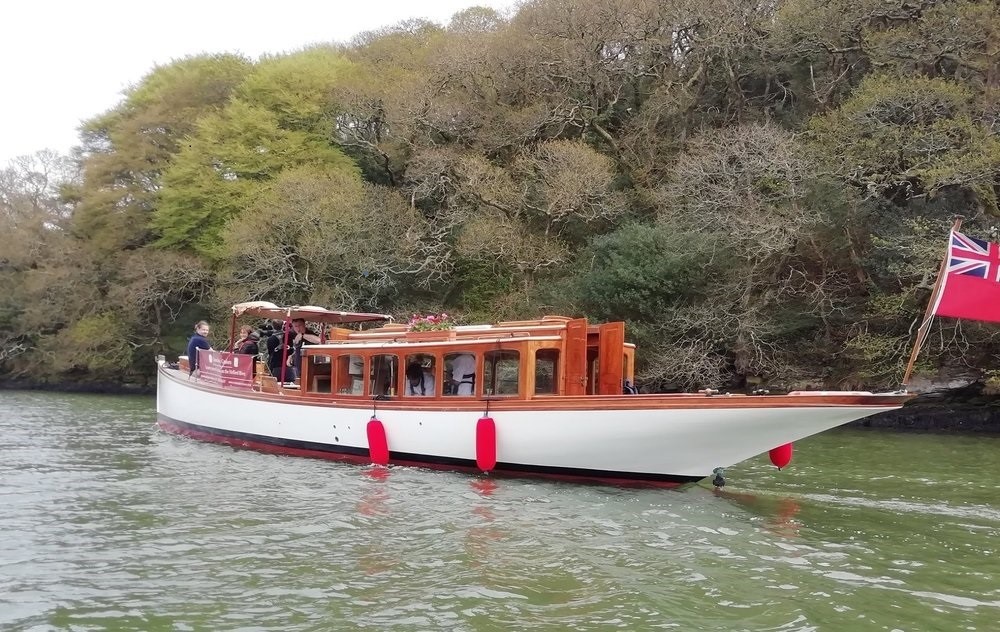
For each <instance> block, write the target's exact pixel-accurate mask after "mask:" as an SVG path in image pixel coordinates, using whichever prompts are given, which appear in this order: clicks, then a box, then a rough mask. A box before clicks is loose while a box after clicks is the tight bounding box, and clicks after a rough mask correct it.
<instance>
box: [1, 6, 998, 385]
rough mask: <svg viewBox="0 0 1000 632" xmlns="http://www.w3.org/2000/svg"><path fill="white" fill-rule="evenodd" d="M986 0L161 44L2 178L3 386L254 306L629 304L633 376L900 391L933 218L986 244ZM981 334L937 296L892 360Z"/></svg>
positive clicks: (77, 370) (402, 312)
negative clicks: (290, 42)
mask: <svg viewBox="0 0 1000 632" xmlns="http://www.w3.org/2000/svg"><path fill="white" fill-rule="evenodd" d="M998 4H1000V3H998V2H994V1H974V0H959V1H934V0H923V1H917V0H718V1H713V2H705V1H703V0H534V1H530V2H526V3H523V4H522V5H521V6H519V7H518V9H517V10H516V12H515V13H513V14H512V15H508V16H504V15H499V14H497V13H496V12H494V11H492V10H490V9H484V8H472V9H468V10H466V11H463V12H461V13H458V14H456V15H455V16H454V17H453V18H452V19H451V21H450V23H449V24H447V25H444V26H442V25H437V24H433V23H429V22H422V21H410V22H405V23H402V24H398V25H396V26H392V27H389V28H385V29H383V30H380V31H376V32H370V33H365V34H363V35H360V36H359V37H357V38H356V39H355V40H354V41H352V42H350V43H348V44H331V45H329V46H320V47H313V48H309V49H306V50H302V51H299V52H295V53H292V54H283V55H274V56H270V57H265V58H262V59H260V60H259V61H251V60H248V59H245V58H243V57H240V56H238V55H232V54H206V55H203V56H198V57H191V58H187V59H183V60H178V61H176V62H174V63H172V64H170V65H167V66H162V67H157V68H155V69H154V70H153V71H151V72H150V73H149V74H148V75H147V76H145V77H143V78H142V79H141V80H140V81H139V82H138V83H137V84H135V85H134V86H133V87H132V88H131V89H130V90H129V91H127V93H126V94H125V95H124V97H123V99H122V101H121V102H120V103H119V104H118V106H117V107H115V108H114V109H112V110H110V111H108V112H105V113H101V114H99V115H97V116H95V117H94V118H92V119H90V120H89V121H87V122H86V123H85V124H84V125H83V127H82V128H81V136H80V145H79V147H78V148H77V149H76V150H75V152H74V155H73V156H69V157H67V156H60V155H55V154H52V153H49V152H40V153H38V154H36V155H33V156H29V157H24V158H22V159H19V160H17V161H14V162H12V163H11V165H10V166H9V167H7V168H5V169H3V170H2V171H0V231H2V234H3V235H4V242H3V243H4V245H3V247H2V249H0V377H3V378H6V379H8V380H9V379H17V378H28V379H32V380H35V381H39V382H49V383H67V382H95V381H105V382H107V381H118V382H129V383H144V382H146V381H148V380H149V378H150V376H151V375H152V373H153V357H154V355H155V354H157V353H163V352H166V353H168V354H169V355H176V354H177V353H178V352H181V351H182V350H183V348H184V342H185V340H186V337H187V335H188V333H189V332H190V330H191V327H192V324H193V323H194V321H196V320H198V319H200V318H207V319H209V320H210V321H212V322H213V324H215V335H216V340H217V346H218V345H219V344H223V343H224V342H225V341H224V340H223V339H222V338H223V337H224V335H225V331H226V329H227V324H228V307H229V305H231V304H232V303H234V302H238V301H245V300H255V299H263V300H270V301H274V302H276V303H279V304H318V305H325V306H328V307H332V308H335V309H359V310H365V311H380V312H385V313H391V314H395V315H397V316H398V317H402V318H405V317H408V316H409V315H410V314H411V313H414V312H431V311H434V312H437V311H442V310H444V311H447V312H449V313H451V314H455V315H456V316H457V319H458V321H459V322H483V321H486V322H490V321H497V320H500V319H509V318H521V317H534V316H540V315H543V314H553V313H559V314H566V315H585V316H587V317H589V318H591V319H594V320H625V321H626V322H627V327H628V331H629V334H628V335H629V339H630V340H632V341H634V342H636V343H637V344H638V345H639V360H640V366H639V369H640V375H639V376H638V377H639V383H640V385H642V386H643V387H644V390H658V389H668V388H693V387H703V386H724V387H725V386H729V387H739V386H742V385H743V384H745V383H746V382H747V381H748V380H749V381H751V382H754V383H755V382H756V380H758V379H761V380H764V383H765V384H769V385H773V386H775V387H778V388H780V387H801V386H814V387H815V386H827V387H860V386H864V387H870V388H884V387H895V386H897V385H898V383H899V380H900V377H901V375H902V369H903V365H904V364H905V359H906V355H907V353H908V350H909V344H910V342H911V340H912V337H913V333H914V331H915V328H916V325H917V324H918V321H919V319H920V317H921V316H922V313H923V310H924V307H925V304H926V302H927V299H928V295H929V291H930V288H931V286H932V284H933V282H934V278H935V275H936V272H937V267H938V265H939V262H940V259H941V256H942V254H943V251H944V247H945V236H946V234H947V230H948V228H949V227H950V225H951V217H952V215H954V214H961V215H963V216H965V218H966V219H965V224H964V226H965V231H966V232H968V233H969V234H972V235H974V236H977V237H981V238H989V239H997V238H998V237H1000V235H997V232H996V228H995V226H996V225H997V217H998V216H1000V209H998V194H1000V8H998ZM123 54H126V53H124V52H123ZM67 98H72V95H67ZM998 353H1000V327H997V326H995V325H981V324H977V323H968V322H959V321H948V320H943V321H938V322H937V323H936V324H935V327H934V329H933V330H932V334H931V337H930V340H929V343H928V346H927V347H926V350H925V352H924V354H923V355H922V357H921V359H920V363H919V365H918V367H919V370H920V371H922V372H923V373H924V375H942V374H944V375H955V374H970V375H982V374H984V373H989V371H990V370H991V369H992V368H993V367H994V366H996V362H995V360H996V358H997V354H998Z"/></svg>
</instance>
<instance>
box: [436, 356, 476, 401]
mask: <svg viewBox="0 0 1000 632" xmlns="http://www.w3.org/2000/svg"><path fill="white" fill-rule="evenodd" d="M444 376H445V382H444V394H445V395H450V396H460V397H462V396H464V397H469V396H472V395H475V394H476V382H477V381H478V380H477V379H476V356H475V354H472V353H449V354H448V355H446V356H445V357H444Z"/></svg>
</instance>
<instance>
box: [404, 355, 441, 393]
mask: <svg viewBox="0 0 1000 632" xmlns="http://www.w3.org/2000/svg"><path fill="white" fill-rule="evenodd" d="M405 393H406V395H416V396H417V397H431V396H433V395H434V374H433V373H428V372H425V371H424V368H423V367H422V366H420V363H419V362H411V363H410V364H409V366H407V367H406V390H405Z"/></svg>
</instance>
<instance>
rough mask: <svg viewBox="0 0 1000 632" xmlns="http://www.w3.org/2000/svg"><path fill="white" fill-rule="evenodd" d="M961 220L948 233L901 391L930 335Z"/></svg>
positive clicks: (960, 217)
mask: <svg viewBox="0 0 1000 632" xmlns="http://www.w3.org/2000/svg"><path fill="white" fill-rule="evenodd" d="M963 219H964V218H963V217H962V216H961V215H956V216H955V223H954V224H953V225H952V227H951V231H949V232H948V240H949V241H948V249H946V250H945V251H944V258H943V259H941V267H940V268H939V269H938V275H937V279H936V280H935V281H934V288H933V289H932V290H931V297H930V299H929V300H928V301H927V309H925V310H924V319H923V320H922V321H921V323H920V327H919V328H918V329H917V339H916V340H915V341H914V343H913V350H912V351H911V352H910V361H909V362H907V363H906V371H905V372H904V373H903V390H906V387H907V386H908V385H909V384H910V377H912V375H913V365H914V364H915V363H916V362H917V354H919V353H920V349H921V348H923V346H924V342H925V341H926V340H927V334H928V333H930V330H931V323H932V322H933V321H934V304H935V303H936V302H937V297H938V293H940V291H941V281H942V279H944V275H945V270H947V268H948V253H949V251H950V249H951V234H952V233H954V232H957V231H958V229H959V228H961V227H962V220H963Z"/></svg>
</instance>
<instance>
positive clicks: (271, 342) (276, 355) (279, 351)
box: [264, 320, 294, 380]
mask: <svg viewBox="0 0 1000 632" xmlns="http://www.w3.org/2000/svg"><path fill="white" fill-rule="evenodd" d="M272 322H273V324H274V333H273V334H271V335H270V336H268V338H267V340H266V341H265V342H264V345H265V346H266V347H267V371H268V373H270V374H271V376H272V377H273V378H274V379H276V380H280V379H281V362H282V360H283V359H284V358H283V357H285V356H286V357H291V351H292V349H291V344H290V343H291V342H292V337H293V336H294V334H293V333H292V330H291V325H289V327H288V329H287V330H286V329H285V328H284V323H282V322H281V321H280V320H275V321H272ZM291 374H292V372H291V371H290V370H289V371H286V372H285V379H289V377H290V376H291Z"/></svg>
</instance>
